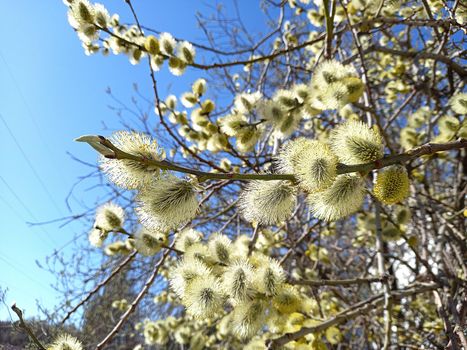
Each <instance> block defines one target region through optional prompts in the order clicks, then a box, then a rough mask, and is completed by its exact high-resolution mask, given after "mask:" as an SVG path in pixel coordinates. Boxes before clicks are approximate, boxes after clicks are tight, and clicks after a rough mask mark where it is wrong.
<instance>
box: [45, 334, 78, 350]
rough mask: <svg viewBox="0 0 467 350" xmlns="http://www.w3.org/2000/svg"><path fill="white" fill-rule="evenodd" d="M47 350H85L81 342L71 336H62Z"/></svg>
mask: <svg viewBox="0 0 467 350" xmlns="http://www.w3.org/2000/svg"><path fill="white" fill-rule="evenodd" d="M47 350H83V345H82V344H81V342H80V341H79V340H78V339H76V338H75V337H72V336H71V335H69V334H63V335H60V336H59V337H58V338H57V339H55V341H54V342H53V343H52V344H50V345H49V346H48V347H47Z"/></svg>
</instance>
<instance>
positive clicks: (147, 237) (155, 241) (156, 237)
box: [135, 227, 167, 256]
mask: <svg viewBox="0 0 467 350" xmlns="http://www.w3.org/2000/svg"><path fill="white" fill-rule="evenodd" d="M166 243H167V234H166V233H164V232H160V231H156V230H148V229H146V228H144V227H143V228H142V229H141V230H139V231H138V232H137V233H136V235H135V248H136V250H137V251H138V253H140V254H143V255H146V256H151V255H154V254H156V253H157V252H159V251H160V250H161V249H162V245H164V244H166Z"/></svg>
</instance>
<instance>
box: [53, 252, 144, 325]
mask: <svg viewBox="0 0 467 350" xmlns="http://www.w3.org/2000/svg"><path fill="white" fill-rule="evenodd" d="M136 253H137V251H136V250H135V251H134V252H133V253H131V254H130V255H128V257H127V258H126V259H125V260H123V261H122V262H121V263H120V264H119V265H118V266H117V268H116V269H115V270H113V271H112V272H111V274H110V275H109V276H107V278H106V279H104V280H103V281H101V282H100V283H99V284H98V285H97V286H96V287H94V289H93V290H92V291H90V292H89V293H88V294H87V295H86V297H85V298H84V299H83V300H81V301H80V302H79V303H78V304H77V305H76V306H75V307H74V308H73V309H71V310H70V311H68V313H67V314H66V315H65V317H64V318H63V319H62V322H61V323H62V324H64V323H65V322H66V320H68V319H69V318H70V316H71V315H72V314H73V313H75V312H76V310H78V309H79V308H80V307H81V306H82V305H84V304H85V303H86V302H87V301H88V300H89V299H90V298H91V297H92V296H93V295H94V294H96V293H97V292H98V291H99V289H101V288H102V287H103V286H105V285H106V284H107V283H109V281H110V280H111V279H112V278H113V277H114V276H115V275H116V274H117V273H119V272H120V271H121V270H122V269H123V268H124V267H125V266H126V265H127V264H128V263H129V262H130V261H131V260H133V258H134V257H135V256H136Z"/></svg>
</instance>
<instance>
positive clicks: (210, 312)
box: [183, 275, 224, 318]
mask: <svg viewBox="0 0 467 350" xmlns="http://www.w3.org/2000/svg"><path fill="white" fill-rule="evenodd" d="M220 291H221V286H220V284H219V282H218V280H217V279H216V278H215V277H213V276H211V275H206V276H200V277H195V278H194V279H193V280H192V281H191V283H190V284H189V285H188V286H187V288H186V289H185V292H184V295H183V299H184V304H185V305H186V307H187V309H188V312H189V313H190V314H192V315H193V316H195V317H197V318H203V317H212V316H214V314H215V313H216V312H219V310H221V309H222V308H223V303H224V297H223V295H222V294H221V292H220Z"/></svg>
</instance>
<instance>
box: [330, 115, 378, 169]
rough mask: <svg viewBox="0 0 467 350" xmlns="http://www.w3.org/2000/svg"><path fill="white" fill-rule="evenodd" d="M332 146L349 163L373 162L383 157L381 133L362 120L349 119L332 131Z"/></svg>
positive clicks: (343, 161) (343, 160) (344, 161)
mask: <svg viewBox="0 0 467 350" xmlns="http://www.w3.org/2000/svg"><path fill="white" fill-rule="evenodd" d="M330 141H331V148H332V150H333V151H334V153H335V154H336V155H337V156H338V157H339V160H340V161H341V162H342V163H344V164H347V165H352V164H361V163H367V162H371V161H374V160H377V159H380V158H382V157H383V143H382V140H381V136H380V134H379V133H378V132H377V131H375V130H374V129H372V128H370V127H368V125H366V124H364V123H363V122H360V121H354V120H349V121H347V122H346V123H344V124H342V125H340V126H338V127H337V128H335V129H334V130H333V131H332V133H331V138H330Z"/></svg>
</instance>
